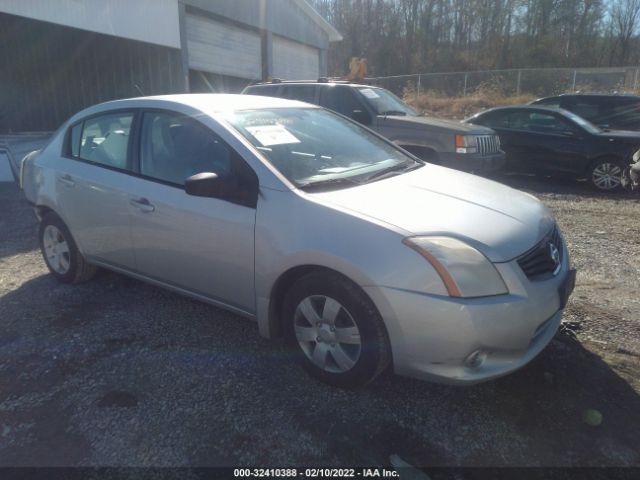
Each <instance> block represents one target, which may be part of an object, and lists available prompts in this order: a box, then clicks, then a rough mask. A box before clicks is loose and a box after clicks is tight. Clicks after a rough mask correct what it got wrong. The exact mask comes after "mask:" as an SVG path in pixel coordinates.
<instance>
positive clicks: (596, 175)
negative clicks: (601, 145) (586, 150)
mask: <svg viewBox="0 0 640 480" xmlns="http://www.w3.org/2000/svg"><path fill="white" fill-rule="evenodd" d="M623 170H624V167H623V165H622V164H621V163H620V162H619V161H618V160H616V159H611V158H603V159H600V160H596V161H595V162H594V163H593V165H591V168H590V169H589V175H588V180H589V182H590V183H591V185H592V186H593V187H594V188H596V189H597V190H600V191H605V192H613V191H616V190H620V189H621V188H622V171H623Z"/></svg>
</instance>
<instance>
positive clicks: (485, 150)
mask: <svg viewBox="0 0 640 480" xmlns="http://www.w3.org/2000/svg"><path fill="white" fill-rule="evenodd" d="M476 146H477V147H478V153H479V154H480V155H491V154H494V153H498V151H499V149H500V148H499V146H498V137H497V136H496V135H478V136H477V137H476Z"/></svg>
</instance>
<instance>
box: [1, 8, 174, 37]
mask: <svg viewBox="0 0 640 480" xmlns="http://www.w3.org/2000/svg"><path fill="white" fill-rule="evenodd" d="M0 12H5V13H10V14H13V15H20V16H23V17H27V18H32V19H35V20H42V21H45V22H52V23H56V24H59V25H66V26H68V27H74V28H79V29H82V30H89V31H92V32H96V33H104V34H107V35H114V36H117V37H124V38H129V39H132V40H139V41H143V42H149V43H154V44H157V45H163V46H165V47H172V48H180V26H179V22H178V3H177V1H176V0H134V1H132V0H80V1H79V0H55V1H43V0H1V1H0Z"/></svg>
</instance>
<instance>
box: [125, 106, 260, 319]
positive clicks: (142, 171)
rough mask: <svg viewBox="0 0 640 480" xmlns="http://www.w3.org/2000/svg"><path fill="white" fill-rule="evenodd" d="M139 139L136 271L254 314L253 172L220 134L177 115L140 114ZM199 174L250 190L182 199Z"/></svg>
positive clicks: (133, 197) (134, 197) (134, 195)
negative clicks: (187, 184)
mask: <svg viewBox="0 0 640 480" xmlns="http://www.w3.org/2000/svg"><path fill="white" fill-rule="evenodd" d="M139 138H140V140H139V145H138V148H137V150H136V156H137V158H138V161H137V162H136V163H137V167H136V170H137V172H138V176H137V177H136V178H133V179H132V186H131V190H130V191H131V194H130V196H129V199H128V200H129V202H130V204H131V207H130V208H131V212H132V214H131V215H132V233H133V250H134V252H135V258H136V265H137V270H138V272H139V273H141V274H142V275H144V276H146V277H148V278H150V279H152V280H156V281H159V282H162V283H165V284H167V285H170V286H173V287H177V288H180V289H184V290H186V291H188V292H191V293H194V294H196V295H200V296H203V297H206V298H207V299H210V300H213V301H217V302H221V303H223V304H225V305H227V306H231V307H235V308H237V309H238V310H239V311H241V312H246V313H253V312H255V295H254V226H255V215H256V202H257V177H256V176H255V173H254V172H253V170H251V168H250V167H249V166H248V165H247V164H246V163H245V162H244V160H243V159H242V158H241V157H240V156H239V155H238V154H237V152H235V151H234V150H233V148H231V147H230V146H229V145H228V144H226V143H225V142H224V141H223V140H222V138H221V137H220V136H219V135H218V134H216V133H215V132H213V131H212V130H210V129H209V128H208V127H206V126H205V125H203V124H202V123H200V122H198V121H196V120H194V119H192V118H189V117H185V116H183V115H182V114H178V113H175V112H170V111H164V110H163V111H145V112H144V113H143V114H142V116H141V124H140V135H139ZM202 172H214V173H217V174H218V175H219V176H227V177H235V178H237V179H238V181H239V185H241V186H244V187H247V188H248V187H249V184H251V188H253V190H251V192H248V190H246V189H244V187H243V188H239V189H238V191H237V192H232V193H231V194H230V195H229V197H228V198H226V199H219V198H205V197H195V196H190V195H187V194H186V192H185V190H184V182H185V179H186V178H188V177H190V176H191V175H195V174H196V173H202Z"/></svg>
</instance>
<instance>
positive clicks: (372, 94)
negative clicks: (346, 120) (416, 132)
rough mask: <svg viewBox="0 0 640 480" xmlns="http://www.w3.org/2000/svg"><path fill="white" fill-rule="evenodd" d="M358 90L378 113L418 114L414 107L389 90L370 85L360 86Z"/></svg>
mask: <svg viewBox="0 0 640 480" xmlns="http://www.w3.org/2000/svg"><path fill="white" fill-rule="evenodd" d="M356 90H357V91H358V92H359V93H360V95H361V96H362V98H364V100H365V101H366V102H367V103H368V104H369V105H370V106H371V108H372V109H373V110H374V111H375V112H376V113H377V114H378V115H410V116H416V115H418V113H417V112H416V111H415V110H414V109H413V108H411V107H410V106H409V105H407V104H406V103H404V102H403V101H402V100H400V99H399V98H398V97H396V96H395V95H394V94H393V93H391V92H390V91H388V90H385V89H383V88H370V87H358V88H356Z"/></svg>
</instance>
